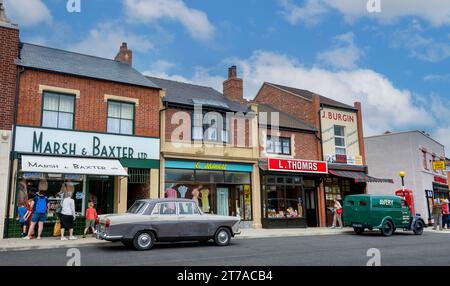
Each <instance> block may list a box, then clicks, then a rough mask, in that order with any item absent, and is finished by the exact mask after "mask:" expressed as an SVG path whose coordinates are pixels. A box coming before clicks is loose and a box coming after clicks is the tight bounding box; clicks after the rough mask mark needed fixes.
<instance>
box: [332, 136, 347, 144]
mask: <svg viewBox="0 0 450 286" xmlns="http://www.w3.org/2000/svg"><path fill="white" fill-rule="evenodd" d="M334 144H335V145H336V146H345V139H344V138H341V137H335V138H334Z"/></svg>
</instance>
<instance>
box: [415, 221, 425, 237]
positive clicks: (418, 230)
mask: <svg viewBox="0 0 450 286" xmlns="http://www.w3.org/2000/svg"><path fill="white" fill-rule="evenodd" d="M423 227H424V223H423V222H422V221H421V220H418V221H416V223H415V224H414V229H413V231H414V234H415V235H421V234H422V233H423Z"/></svg>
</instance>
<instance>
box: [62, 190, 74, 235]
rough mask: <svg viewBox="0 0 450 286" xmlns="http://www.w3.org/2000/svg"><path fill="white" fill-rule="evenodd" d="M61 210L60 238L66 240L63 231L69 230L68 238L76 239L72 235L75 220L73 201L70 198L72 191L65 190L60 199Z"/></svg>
mask: <svg viewBox="0 0 450 286" xmlns="http://www.w3.org/2000/svg"><path fill="white" fill-rule="evenodd" d="M61 204H62V210H61V240H67V238H65V237H64V231H65V230H66V229H68V230H69V239H70V240H75V239H77V238H76V237H75V236H73V222H74V220H75V201H74V200H73V199H72V192H66V193H65V194H64V199H63V201H62V203H61Z"/></svg>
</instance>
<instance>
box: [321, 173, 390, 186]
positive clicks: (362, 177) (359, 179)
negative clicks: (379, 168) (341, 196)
mask: <svg viewBox="0 0 450 286" xmlns="http://www.w3.org/2000/svg"><path fill="white" fill-rule="evenodd" d="M329 173H330V174H332V175H335V176H338V177H343V178H350V179H355V183H391V184H393V183H394V180H392V179H379V178H374V177H371V176H368V175H366V174H365V173H364V172H357V171H331V170H330V171H329Z"/></svg>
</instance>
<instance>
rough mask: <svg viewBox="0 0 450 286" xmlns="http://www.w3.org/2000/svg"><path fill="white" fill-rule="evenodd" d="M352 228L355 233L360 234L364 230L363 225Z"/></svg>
mask: <svg viewBox="0 0 450 286" xmlns="http://www.w3.org/2000/svg"><path fill="white" fill-rule="evenodd" d="M353 230H354V231H355V232H356V234H362V233H363V232H364V227H354V228H353Z"/></svg>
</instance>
